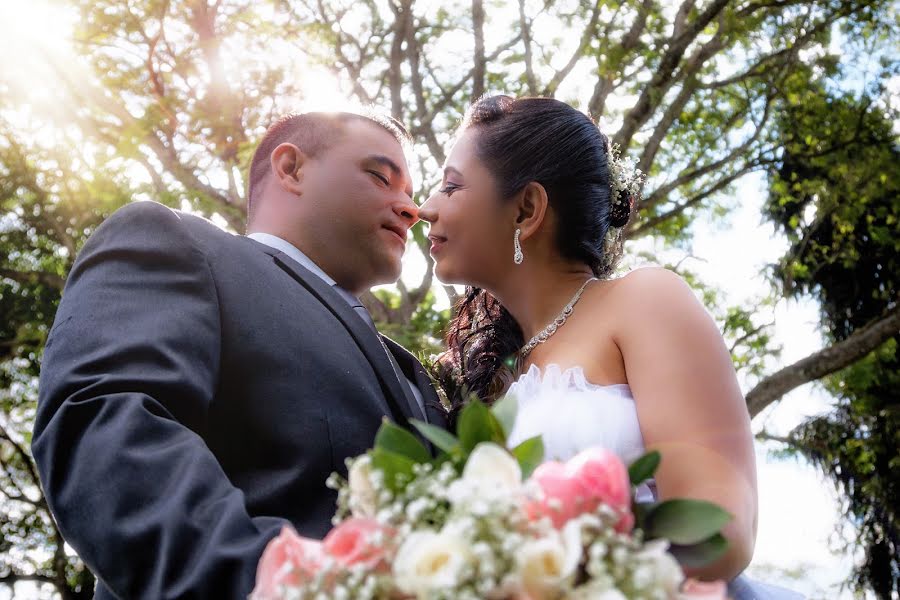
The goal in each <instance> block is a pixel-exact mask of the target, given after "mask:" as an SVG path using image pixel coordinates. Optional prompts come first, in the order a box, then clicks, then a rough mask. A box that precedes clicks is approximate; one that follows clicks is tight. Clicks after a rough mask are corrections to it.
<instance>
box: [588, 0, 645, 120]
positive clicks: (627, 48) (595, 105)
mask: <svg viewBox="0 0 900 600" xmlns="http://www.w3.org/2000/svg"><path fill="white" fill-rule="evenodd" d="M652 6H653V0H644V2H643V3H642V4H641V7H640V8H639V9H638V14H637V18H635V20H634V23H632V24H631V28H630V29H629V30H628V32H627V33H626V34H625V36H624V37H623V38H622V42H621V44H619V47H620V51H621V53H622V54H623V55H624V56H628V55H629V54H631V53H632V51H633V50H634V49H635V48H636V47H637V45H638V42H640V40H641V34H642V33H643V32H644V28H645V27H646V26H647V16H648V15H649V14H650V9H651V8H652ZM616 13H617V14H618V9H617V10H616ZM604 37H607V36H604ZM601 54H602V53H598V58H599V57H600V56H601ZM623 68H624V67H623ZM614 84H615V78H614V77H612V76H611V75H608V74H603V73H601V74H600V78H599V79H598V80H597V83H596V84H595V85H594V92H593V93H592V94H591V99H590V101H589V102H588V114H590V115H591V116H592V117H594V118H595V119H597V118H599V117H600V115H602V114H603V111H604V110H605V109H606V99H607V97H609V94H610V93H612V91H613V90H614V89H615V87H616V86H615V85H614Z"/></svg>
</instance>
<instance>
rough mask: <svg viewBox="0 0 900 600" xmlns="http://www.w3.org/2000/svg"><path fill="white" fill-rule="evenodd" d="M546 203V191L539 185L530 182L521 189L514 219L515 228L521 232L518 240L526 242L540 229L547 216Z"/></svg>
mask: <svg viewBox="0 0 900 600" xmlns="http://www.w3.org/2000/svg"><path fill="white" fill-rule="evenodd" d="M547 203H548V200H547V190H546V189H544V186H542V185H541V184H540V183H538V182H536V181H532V182H530V183H528V184H527V185H526V186H525V187H524V188H523V189H522V192H521V195H520V196H519V200H518V203H517V205H518V211H519V212H518V215H517V217H516V227H518V228H519V229H521V230H522V234H521V236H520V238H519V239H521V240H527V239H528V238H529V237H531V236H532V235H534V233H535V232H536V231H537V230H538V229H540V227H541V224H543V222H544V217H545V216H546V214H547Z"/></svg>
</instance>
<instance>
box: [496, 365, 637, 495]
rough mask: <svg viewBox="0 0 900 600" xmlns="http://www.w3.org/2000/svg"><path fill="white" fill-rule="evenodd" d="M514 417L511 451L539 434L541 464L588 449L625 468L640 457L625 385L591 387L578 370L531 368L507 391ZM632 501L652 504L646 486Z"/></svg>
mask: <svg viewBox="0 0 900 600" xmlns="http://www.w3.org/2000/svg"><path fill="white" fill-rule="evenodd" d="M508 393H509V394H510V395H513V396H514V397H515V398H516V400H517V402H518V414H517V416H516V421H515V424H514V426H513V430H512V432H511V433H510V436H509V440H508V441H509V443H510V445H512V446H515V445H516V444H519V443H520V442H523V441H524V440H526V439H528V438H530V437H534V436H537V435H540V436H541V437H542V439H543V441H544V458H545V459H546V460H562V461H565V460H567V459H569V458H571V457H572V456H574V455H576V454H578V452H580V451H581V450H584V449H585V448H589V447H591V446H600V447H603V448H606V449H608V450H610V451H612V452H615V453H616V454H617V455H618V456H619V458H621V459H622V461H623V462H624V463H625V464H626V465H629V464H631V463H632V462H633V461H634V460H635V459H637V458H639V457H640V456H641V455H642V454H644V438H643V437H642V435H641V428H640V424H639V422H638V415H637V408H636V407H635V403H634V398H633V397H632V395H631V388H630V387H629V386H628V385H627V384H617V385H596V384H593V383H591V382H589V381H587V379H586V378H585V375H584V369H582V368H581V367H577V366H576V367H570V368H568V369H565V370H563V369H562V368H560V367H559V366H558V365H555V364H551V365H548V366H547V367H545V368H544V370H543V371H542V370H541V369H540V368H539V367H537V366H536V365H532V366H531V367H530V368H529V369H528V371H526V372H525V373H524V374H522V376H521V377H519V379H518V380H517V381H516V382H515V383H513V384H512V386H510V388H509V391H508ZM637 492H638V495H637V499H638V500H642V501H645V500H652V499H653V496H654V493H653V489H652V485H651V486H647V485H643V486H641V487H640V488H638V491H637Z"/></svg>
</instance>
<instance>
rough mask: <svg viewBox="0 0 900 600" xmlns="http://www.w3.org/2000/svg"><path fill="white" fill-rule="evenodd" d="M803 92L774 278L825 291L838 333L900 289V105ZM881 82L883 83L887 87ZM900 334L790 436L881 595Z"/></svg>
mask: <svg viewBox="0 0 900 600" xmlns="http://www.w3.org/2000/svg"><path fill="white" fill-rule="evenodd" d="M794 83H795V84H796V85H797V86H800V87H802V89H799V90H796V91H793V92H792V93H791V94H788V96H787V98H786V99H785V101H784V106H783V108H782V111H783V112H782V113H781V114H780V115H779V119H778V123H779V128H780V135H781V136H782V137H783V139H784V153H783V156H782V160H781V163H780V165H779V167H778V169H777V170H776V171H774V172H773V173H772V176H771V187H770V198H769V203H768V205H767V215H768V217H769V218H770V219H771V220H773V221H774V222H775V223H777V224H778V225H779V226H780V227H781V228H782V230H783V231H784V232H785V234H786V235H787V237H788V239H789V240H790V241H791V247H790V249H789V251H788V252H787V254H786V255H785V257H784V259H783V260H782V261H781V262H780V263H779V264H778V265H777V266H776V268H775V278H776V280H777V281H778V282H780V284H781V285H782V286H783V288H784V290H785V292H786V293H787V294H790V295H794V296H796V295H800V294H814V295H815V296H816V297H817V298H819V299H820V300H821V307H822V326H823V330H824V331H825V333H826V335H827V336H828V337H829V338H831V339H834V340H837V341H839V340H845V339H847V338H849V337H850V336H851V335H852V334H853V333H854V332H855V331H858V330H860V329H861V328H863V327H865V326H867V325H869V324H870V323H873V322H876V321H878V320H879V319H880V318H881V317H882V316H883V315H884V314H885V313H886V312H887V311H889V310H892V309H894V308H895V307H896V305H897V299H898V290H900V282H898V275H900V260H898V257H900V252H898V250H900V237H898V236H897V222H898V219H900V150H898V145H897V136H896V134H895V133H894V123H895V122H896V118H897V114H896V113H895V112H890V111H888V112H887V113H886V112H885V110H884V107H883V106H881V105H880V103H879V101H877V99H876V98H874V97H871V96H869V95H863V96H861V97H854V96H849V95H846V94H836V93H827V92H826V91H825V90H822V89H819V90H815V89H809V88H806V87H805V86H801V82H800V81H799V80H798V81H796V82H794ZM876 91H877V90H876ZM898 339H900V333H898V334H896V335H894V336H893V338H892V339H889V340H888V341H887V342H885V343H884V344H883V345H882V346H881V347H880V348H878V349H876V350H875V351H874V352H872V353H870V354H869V355H868V356H866V357H865V358H863V359H862V360H860V361H858V362H856V363H855V364H853V365H851V366H849V367H847V368H846V369H843V370H841V371H839V372H837V373H835V374H834V375H832V376H829V377H828V378H827V379H826V380H825V381H824V384H825V387H826V388H827V389H828V390H829V391H830V392H831V393H832V394H833V395H834V397H835V398H836V402H835V407H834V410H833V411H832V412H830V413H828V414H825V415H822V416H818V417H814V418H811V419H809V420H808V421H806V422H805V423H803V424H802V425H801V426H800V427H798V428H797V429H796V430H795V431H793V432H792V433H791V435H790V437H789V441H790V444H791V447H792V449H793V451H794V452H799V453H800V454H802V455H803V456H804V457H806V458H807V459H808V460H809V461H811V462H812V463H813V464H814V465H816V466H817V467H818V468H820V469H821V470H822V471H823V472H824V473H825V474H826V475H827V476H828V477H829V478H830V479H831V480H832V481H833V482H834V484H835V486H836V488H837V490H838V491H839V492H840V495H841V497H842V499H843V503H844V506H843V510H844V513H845V515H846V517H847V518H848V519H849V520H850V521H851V522H852V523H853V524H854V525H855V526H856V528H857V530H858V534H857V537H856V539H854V540H852V541H848V544H852V545H857V544H858V545H859V546H861V547H862V548H863V549H864V556H865V558H864V560H863V562H862V563H861V564H859V565H857V568H856V570H855V573H854V581H853V583H854V585H855V587H856V588H857V589H858V590H860V591H861V590H863V589H871V590H873V591H874V592H875V593H876V595H877V596H878V597H879V598H893V597H896V595H897V593H898V592H900V561H898V558H897V557H898V555H900V517H898V513H897V507H898V506H900V459H898V458H897V448H898V447H900V376H898V373H900V362H898V357H897V343H898Z"/></svg>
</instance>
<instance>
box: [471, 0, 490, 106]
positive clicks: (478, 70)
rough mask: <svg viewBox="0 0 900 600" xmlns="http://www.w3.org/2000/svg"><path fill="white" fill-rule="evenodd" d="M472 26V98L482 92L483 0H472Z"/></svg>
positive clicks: (484, 63) (484, 70) (485, 61)
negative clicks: (473, 47)
mask: <svg viewBox="0 0 900 600" xmlns="http://www.w3.org/2000/svg"><path fill="white" fill-rule="evenodd" d="M472 28H473V30H474V34H475V57H474V64H475V66H474V67H473V70H474V72H473V73H472V98H473V99H474V98H480V97H481V96H482V95H483V94H484V79H485V74H486V71H487V58H486V57H485V55H484V0H472Z"/></svg>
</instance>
